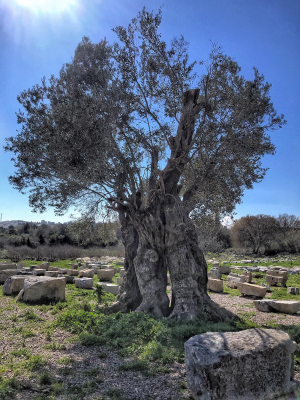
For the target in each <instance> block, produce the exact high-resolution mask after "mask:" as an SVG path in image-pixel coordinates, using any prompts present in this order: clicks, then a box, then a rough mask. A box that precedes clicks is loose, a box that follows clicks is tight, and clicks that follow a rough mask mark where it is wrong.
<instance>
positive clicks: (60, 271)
mask: <svg viewBox="0 0 300 400" xmlns="http://www.w3.org/2000/svg"><path fill="white" fill-rule="evenodd" d="M69 271H70V270H69V269H68V268H59V269H58V273H59V274H67V273H68V272H69Z"/></svg>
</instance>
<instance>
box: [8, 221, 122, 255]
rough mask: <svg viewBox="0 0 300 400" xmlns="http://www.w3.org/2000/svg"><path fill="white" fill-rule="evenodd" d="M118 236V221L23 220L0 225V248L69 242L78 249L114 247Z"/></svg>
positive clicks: (119, 233) (53, 244)
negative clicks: (38, 223) (43, 221)
mask: <svg viewBox="0 0 300 400" xmlns="http://www.w3.org/2000/svg"><path fill="white" fill-rule="evenodd" d="M120 239H121V230H120V224H119V223H118V221H115V222H104V223H94V222H92V221H88V220H87V221H83V220H79V221H76V222H72V223H69V224H54V225H46V224H42V225H39V226H38V225H36V224H34V223H32V222H26V223H25V224H24V225H22V226H20V227H15V226H13V225H11V226H9V227H8V228H7V229H5V228H3V227H0V249H1V248H2V249H3V248H5V247H7V246H14V247H20V246H28V247H31V248H36V247H38V246H44V245H50V246H57V245H66V244H68V245H72V246H76V247H81V248H90V247H106V246H113V245H116V244H117V243H118V241H119V240H120Z"/></svg>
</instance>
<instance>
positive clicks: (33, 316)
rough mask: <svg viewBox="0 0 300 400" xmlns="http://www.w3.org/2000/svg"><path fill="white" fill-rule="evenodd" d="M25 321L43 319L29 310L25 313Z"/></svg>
mask: <svg viewBox="0 0 300 400" xmlns="http://www.w3.org/2000/svg"><path fill="white" fill-rule="evenodd" d="M24 319H25V321H42V318H40V317H38V316H37V315H36V314H35V313H34V312H33V311H32V310H27V311H26V312H25V315H24Z"/></svg>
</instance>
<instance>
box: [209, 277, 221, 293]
mask: <svg viewBox="0 0 300 400" xmlns="http://www.w3.org/2000/svg"><path fill="white" fill-rule="evenodd" d="M207 289H209V290H211V291H212V292H217V293H220V292H223V281H222V280H221V279H208V282H207Z"/></svg>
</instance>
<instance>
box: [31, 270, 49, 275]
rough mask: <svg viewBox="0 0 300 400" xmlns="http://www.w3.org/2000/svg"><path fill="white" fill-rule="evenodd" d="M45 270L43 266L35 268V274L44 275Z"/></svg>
mask: <svg viewBox="0 0 300 400" xmlns="http://www.w3.org/2000/svg"><path fill="white" fill-rule="evenodd" d="M45 272H46V270H45V269H43V268H35V269H34V271H33V274H34V275H36V276H44V275H45Z"/></svg>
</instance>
